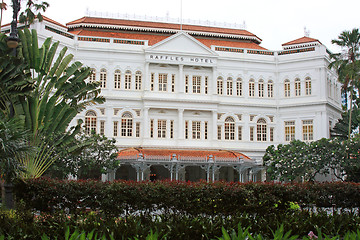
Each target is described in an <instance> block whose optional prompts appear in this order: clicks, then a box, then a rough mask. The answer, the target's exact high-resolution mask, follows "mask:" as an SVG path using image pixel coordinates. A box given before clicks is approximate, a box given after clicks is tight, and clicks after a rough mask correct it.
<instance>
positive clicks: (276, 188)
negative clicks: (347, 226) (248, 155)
mask: <svg viewBox="0 0 360 240" xmlns="http://www.w3.org/2000/svg"><path fill="white" fill-rule="evenodd" d="M15 189H16V198H17V200H18V201H20V200H21V201H23V202H24V203H26V208H28V209H35V210H37V211H41V212H52V211H54V210H57V209H62V210H67V211H69V213H72V214H77V213H79V212H83V211H86V210H87V209H91V210H94V211H95V210H96V211H99V212H102V213H106V214H107V215H108V216H124V215H128V214H135V213H137V214H139V213H141V214H145V215H146V214H150V213H159V211H160V212H161V213H175V214H184V215H207V216H219V215H223V216H228V215H238V214H243V213H248V214H263V213H265V212H266V213H278V212H279V213H280V212H284V211H287V210H288V209H290V208H291V207H292V206H293V205H294V204H295V205H297V204H298V205H299V207H300V208H301V209H308V210H309V209H312V210H316V209H319V208H322V209H323V208H328V210H329V211H330V210H331V211H344V209H346V210H348V211H356V212H357V213H358V208H359V207H360V201H359V199H360V184H356V183H345V182H335V183H303V184H280V183H252V182H250V183H229V182H215V183H206V182H178V181H157V182H133V181H114V182H100V181H63V180H54V179H45V178H39V179H32V180H27V181H25V182H19V183H17V184H16V188H15Z"/></svg>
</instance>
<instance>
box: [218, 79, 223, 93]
mask: <svg viewBox="0 0 360 240" xmlns="http://www.w3.org/2000/svg"><path fill="white" fill-rule="evenodd" d="M217 94H218V95H222V94H223V80H222V79H218V80H217Z"/></svg>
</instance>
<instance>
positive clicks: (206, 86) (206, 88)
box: [204, 76, 209, 94]
mask: <svg viewBox="0 0 360 240" xmlns="http://www.w3.org/2000/svg"><path fill="white" fill-rule="evenodd" d="M208 79H209V77H208V76H205V89H204V92H205V94H208V90H209V89H208Z"/></svg>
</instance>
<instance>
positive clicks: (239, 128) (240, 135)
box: [238, 126, 242, 141]
mask: <svg viewBox="0 0 360 240" xmlns="http://www.w3.org/2000/svg"><path fill="white" fill-rule="evenodd" d="M238 140H239V141H241V140H242V127H241V126H239V127H238Z"/></svg>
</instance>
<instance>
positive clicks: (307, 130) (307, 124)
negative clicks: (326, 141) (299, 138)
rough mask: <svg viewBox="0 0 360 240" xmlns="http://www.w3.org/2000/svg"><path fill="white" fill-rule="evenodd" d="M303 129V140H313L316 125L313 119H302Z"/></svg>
mask: <svg viewBox="0 0 360 240" xmlns="http://www.w3.org/2000/svg"><path fill="white" fill-rule="evenodd" d="M302 125H303V126H302V129H303V140H304V141H312V140H314V127H313V120H303V121H302Z"/></svg>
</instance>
